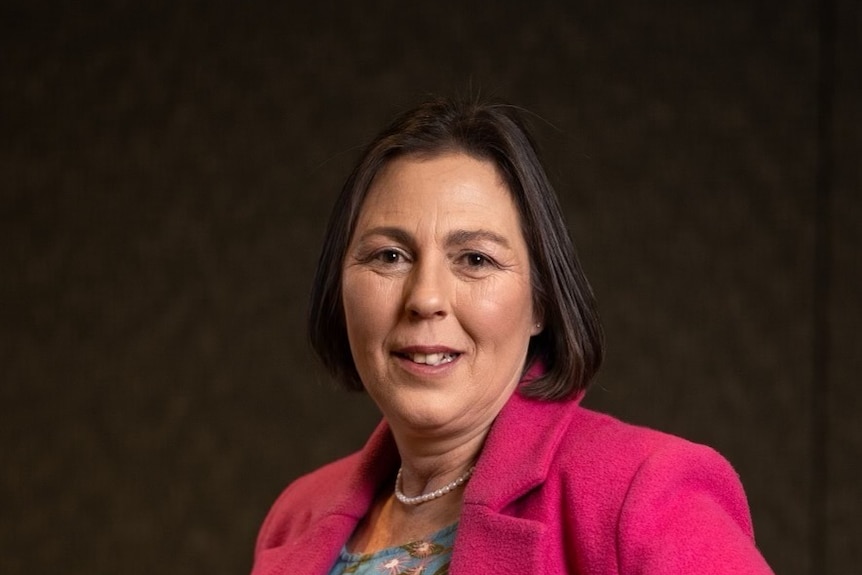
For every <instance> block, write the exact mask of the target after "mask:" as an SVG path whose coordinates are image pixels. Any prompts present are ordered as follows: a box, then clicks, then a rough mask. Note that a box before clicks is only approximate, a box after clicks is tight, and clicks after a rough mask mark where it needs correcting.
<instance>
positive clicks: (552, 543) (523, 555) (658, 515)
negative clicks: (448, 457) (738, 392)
mask: <svg viewBox="0 0 862 575" xmlns="http://www.w3.org/2000/svg"><path fill="white" fill-rule="evenodd" d="M398 464H399V458H398V452H397V450H396V448H395V444H394V441H393V439H392V435H391V434H390V432H389V429H388V427H387V425H386V424H385V422H384V423H381V424H380V425H379V426H378V427H377V429H376V430H375V431H374V433H373V434H372V436H371V438H370V439H369V440H368V442H367V444H366V445H365V447H364V448H363V449H362V450H361V451H359V452H357V453H355V454H353V455H351V456H349V457H346V458H344V459H341V460H339V461H336V462H334V463H331V464H329V465H327V466H325V467H323V468H321V469H318V470H317V471H314V472H313V473H311V474H309V475H306V476H304V477H301V478H300V479H298V480H296V481H295V482H294V483H292V484H291V485H290V486H289V487H287V489H286V490H285V491H284V492H283V493H282V494H281V496H280V497H279V498H278V500H277V501H276V502H275V504H274V505H273V507H272V509H271V510H270V512H269V514H268V516H267V518H266V520H265V522H264V524H263V527H262V528H261V531H260V535H259V536H258V541H257V546H256V550H255V561H254V567H253V570H252V574H253V575H303V574H309V575H325V574H326V573H328V571H329V569H330V568H331V567H332V565H333V563H334V562H335V558H336V556H337V554H338V552H339V550H340V549H341V547H342V545H343V544H344V543H345V541H346V540H347V539H348V537H349V536H350V535H351V533H352V532H353V530H354V528H355V527H356V524H357V522H358V521H359V520H360V519H361V518H362V517H363V516H364V515H365V514H366V512H367V511H368V509H369V506H370V505H371V503H372V501H373V499H374V496H375V493H376V492H377V491H378V490H379V489H382V488H386V489H388V488H390V487H391V483H392V481H393V478H394V475H395V470H396V469H397V467H398ZM450 572H451V573H452V574H453V575H467V574H480V573H481V574H485V573H494V574H500V575H504V574H509V573H511V574H518V575H524V574H557V573H560V574H562V573H569V574H576V573H577V574H589V575H604V574H612V573H614V574H617V573H625V574H639V575H665V574H666V575H671V574H673V575H679V574H683V573H699V574H710V573H725V574H734V575H741V574H767V573H772V571H771V570H770V569H769V567H768V566H767V564H766V562H765V561H764V560H763V558H762V556H761V555H760V553H759V552H758V550H757V548H756V547H755V544H754V539H753V534H752V526H751V518H750V516H749V511H748V506H747V503H746V499H745V494H744V493H743V490H742V486H741V485H740V483H739V479H738V477H737V475H736V473H735V472H734V471H733V469H732V468H731V467H730V465H729V464H728V463H727V461H725V459H723V458H722V457H721V456H720V455H719V454H717V453H716V452H715V451H713V450H711V449H709V448H707V447H704V446H701V445H696V444H693V443H689V442H687V441H685V440H682V439H679V438H677V437H673V436H670V435H666V434H663V433H660V432H657V431H652V430H649V429H644V428H640V427H635V426H632V425H627V424H624V423H622V422H620V421H618V420H616V419H614V418H612V417H609V416H607V415H603V414H600V413H596V412H594V411H590V410H588V409H585V408H582V407H580V406H579V405H578V403H577V401H568V402H562V403H560V402H554V403H552V402H542V401H536V400H530V399H527V398H524V397H522V396H521V395H519V394H517V393H516V394H515V395H513V396H512V398H511V399H510V400H509V402H508V403H507V404H506V406H505V407H504V408H503V410H502V411H501V412H500V414H499V416H498V417H497V419H496V421H495V422H494V425H493V427H492V428H491V431H490V432H489V434H488V438H487V441H486V444H485V447H484V449H483V451H482V454H481V456H480V458H479V461H478V463H477V466H476V471H475V472H474V474H473V477H472V478H471V479H470V482H469V483H468V484H467V487H466V490H465V492H464V503H463V508H462V511H461V520H460V523H459V526H458V532H457V535H456V539H455V546H454V548H453V552H452V564H451V571H450Z"/></svg>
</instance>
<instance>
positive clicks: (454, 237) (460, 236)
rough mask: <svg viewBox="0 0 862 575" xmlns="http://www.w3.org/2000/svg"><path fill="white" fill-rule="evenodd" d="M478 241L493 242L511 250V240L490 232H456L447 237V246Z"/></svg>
mask: <svg viewBox="0 0 862 575" xmlns="http://www.w3.org/2000/svg"><path fill="white" fill-rule="evenodd" d="M476 241H485V242H493V243H495V244H499V245H501V246H503V247H504V248H511V246H510V245H509V240H507V239H506V238H505V237H503V236H501V235H500V234H498V233H496V232H492V231H490V230H455V231H454V232H452V233H450V234H449V235H448V236H447V237H446V245H449V246H452V245H455V246H459V245H463V244H468V243H470V242H476Z"/></svg>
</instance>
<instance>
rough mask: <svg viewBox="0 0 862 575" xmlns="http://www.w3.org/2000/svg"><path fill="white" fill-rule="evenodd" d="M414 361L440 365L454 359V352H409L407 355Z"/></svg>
mask: <svg viewBox="0 0 862 575" xmlns="http://www.w3.org/2000/svg"><path fill="white" fill-rule="evenodd" d="M407 357H409V358H410V359H411V360H412V361H413V362H414V363H424V364H425V365H432V366H433V365H440V364H443V363H449V362H450V361H452V360H453V359H455V354H454V353H411V354H408V356H407Z"/></svg>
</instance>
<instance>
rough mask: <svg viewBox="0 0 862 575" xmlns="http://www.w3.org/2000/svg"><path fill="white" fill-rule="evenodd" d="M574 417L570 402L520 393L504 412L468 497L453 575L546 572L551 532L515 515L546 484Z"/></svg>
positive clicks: (453, 565) (484, 450) (482, 457)
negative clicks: (523, 500)
mask: <svg viewBox="0 0 862 575" xmlns="http://www.w3.org/2000/svg"><path fill="white" fill-rule="evenodd" d="M578 400H579V398H577V399H574V400H571V401H578ZM539 412H541V416H539ZM572 414H573V410H572V409H571V402H570V401H564V402H548V401H541V400H533V399H529V398H525V397H522V396H521V395H520V394H518V393H517V392H516V393H515V394H514V395H513V396H512V397H511V398H510V399H509V401H508V402H507V403H506V405H505V407H503V409H502V410H501V411H500V414H499V415H498V416H497V419H496V420H495V422H494V424H493V426H492V427H491V430H490V432H489V433H488V437H487V439H486V441H485V446H484V448H483V450H482V454H481V456H480V457H479V461H478V462H477V464H476V471H475V472H474V473H473V477H472V478H471V479H470V482H469V483H468V484H467V488H466V490H465V492H464V507H463V509H462V511H461V521H460V523H459V525H458V535H457V536H456V541H455V547H454V550H453V553H452V564H451V573H453V575H467V574H471V573H490V572H493V573H498V574H508V573H512V574H515V573H518V574H524V573H545V564H544V560H545V556H546V553H545V539H546V537H545V532H546V530H547V527H546V526H545V525H544V524H543V523H541V522H540V521H536V520H532V519H524V518H520V517H516V516H515V515H514V512H513V511H511V510H512V509H514V508H516V507H517V505H513V504H516V502H517V501H518V499H520V498H522V497H524V496H525V495H527V494H528V493H530V491H532V490H534V489H536V488H537V487H539V486H541V485H542V484H543V483H544V482H545V480H546V478H547V475H548V469H549V467H550V465H551V462H552V461H553V458H554V454H555V453H556V451H557V449H558V445H559V443H560V441H561V439H562V437H563V434H564V433H565V431H566V429H567V428H568V427H569V424H570V422H571V418H572Z"/></svg>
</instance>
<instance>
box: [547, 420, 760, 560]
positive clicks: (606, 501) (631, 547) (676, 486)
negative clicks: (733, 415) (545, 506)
mask: <svg viewBox="0 0 862 575" xmlns="http://www.w3.org/2000/svg"><path fill="white" fill-rule="evenodd" d="M575 409H576V412H575V413H574V414H573V417H572V419H571V425H570V426H569V428H568V429H567V431H566V433H565V435H564V439H563V441H562V442H561V443H560V445H559V449H558V451H557V455H556V457H555V458H554V463H553V467H555V468H556V472H555V473H552V474H551V475H549V481H555V480H556V481H560V482H563V483H564V484H565V485H566V486H567V487H568V491H569V492H571V493H576V495H575V496H574V498H575V499H576V500H578V501H579V503H578V505H579V506H580V508H579V509H578V510H577V512H578V513H579V514H580V515H585V514H586V515H590V514H592V516H593V517H594V518H595V519H596V521H597V522H599V523H604V524H605V525H606V526H607V527H612V532H613V533H614V539H615V541H614V543H613V546H614V547H615V548H616V551H617V557H618V561H619V562H620V568H621V571H622V572H645V573H661V574H664V573H668V574H669V573H675V572H694V571H697V572H702V573H730V572H733V573H770V570H769V567H768V566H767V565H766V563H765V562H764V561H763V558H762V556H761V555H760V553H759V551H758V550H757V548H756V546H755V543H754V533H753V527H752V522H751V516H750V512H749V508H748V502H747V499H746V496H745V492H744V490H743V487H742V484H741V482H740V480H739V476H738V475H737V473H736V471H735V470H734V469H733V467H732V466H731V464H730V463H729V462H728V461H727V460H726V459H725V458H724V457H723V456H722V455H721V454H719V453H718V452H717V451H715V450H714V449H712V448H710V447H708V446H705V445H701V444H697V443H693V442H691V441H687V440H685V439H682V438H680V437H676V436H673V435H670V434H667V433H662V432H660V431H656V430H653V429H647V428H644V427H640V426H636V425H630V424H627V423H623V422H621V421H619V420H617V419H615V418H613V417H610V416H608V415H604V414H601V413H597V412H594V411H590V410H588V409H584V408H582V407H577V408H575ZM575 461H577V462H578V463H574V462H575ZM554 476H555V479H554V478H552V477H554ZM585 511H586V513H585Z"/></svg>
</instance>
